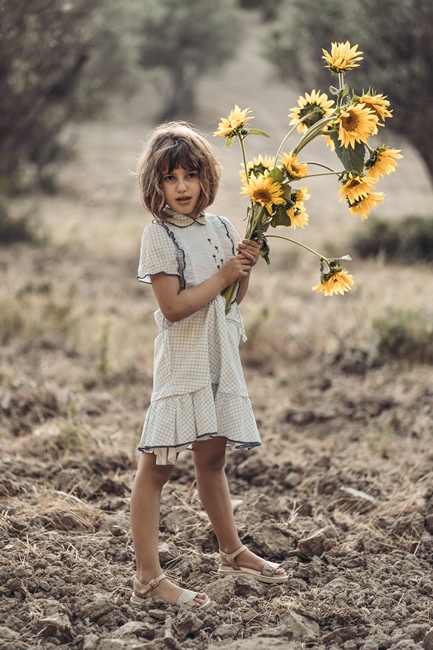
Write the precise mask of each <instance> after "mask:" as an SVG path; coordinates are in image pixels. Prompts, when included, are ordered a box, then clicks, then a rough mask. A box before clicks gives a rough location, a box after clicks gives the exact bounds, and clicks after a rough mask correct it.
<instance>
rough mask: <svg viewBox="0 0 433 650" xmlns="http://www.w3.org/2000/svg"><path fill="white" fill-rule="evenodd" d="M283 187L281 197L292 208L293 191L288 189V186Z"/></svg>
mask: <svg viewBox="0 0 433 650" xmlns="http://www.w3.org/2000/svg"><path fill="white" fill-rule="evenodd" d="M283 187H284V194H283V196H284V198H285V199H286V201H288V202H289V203H290V205H291V206H292V205H293V201H292V192H293V190H292V188H291V187H290V185H284V186H283Z"/></svg>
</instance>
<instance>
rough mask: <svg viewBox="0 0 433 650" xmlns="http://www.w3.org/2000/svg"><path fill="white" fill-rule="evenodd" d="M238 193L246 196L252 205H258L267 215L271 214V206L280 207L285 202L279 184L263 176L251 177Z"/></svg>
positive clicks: (282, 190)
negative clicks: (264, 209)
mask: <svg viewBox="0 0 433 650" xmlns="http://www.w3.org/2000/svg"><path fill="white" fill-rule="evenodd" d="M240 193H241V194H247V195H248V196H249V197H250V198H251V201H252V202H253V203H260V205H261V206H263V207H264V208H266V210H267V211H268V212H269V214H272V212H273V207H272V206H273V205H281V204H283V203H284V202H285V199H284V196H283V194H284V189H283V188H282V187H281V185H280V183H277V182H276V181H274V180H273V179H272V178H270V177H269V176H264V175H263V174H260V175H259V176H257V177H255V176H252V177H251V178H250V181H249V184H248V185H244V187H243V188H242V190H241V192H240Z"/></svg>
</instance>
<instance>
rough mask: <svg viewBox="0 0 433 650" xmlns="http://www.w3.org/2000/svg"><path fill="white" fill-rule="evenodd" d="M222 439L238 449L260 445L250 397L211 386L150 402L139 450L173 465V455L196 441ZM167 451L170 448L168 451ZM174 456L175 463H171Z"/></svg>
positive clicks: (164, 463)
mask: <svg viewBox="0 0 433 650" xmlns="http://www.w3.org/2000/svg"><path fill="white" fill-rule="evenodd" d="M211 438H225V439H226V440H227V444H228V445H230V446H233V447H235V448H237V449H245V448H250V447H255V446H257V445H260V444H261V442H260V434H259V431H258V429H257V425H256V421H255V419H254V414H253V410H252V408H251V402H250V399H249V397H245V396H242V395H236V394H233V393H224V392H222V391H221V390H219V389H218V388H216V390H215V394H214V389H213V388H212V386H211V385H208V386H205V387H203V388H201V389H200V390H197V391H195V392H192V393H185V394H183V395H172V396H170V397H166V398H163V399H159V400H155V401H153V402H152V403H151V404H150V407H149V410H148V412H147V415H146V419H145V422H144V426H143V432H142V436H141V440H140V443H139V445H138V449H139V450H140V451H149V452H156V454H157V459H158V458H159V459H160V460H161V461H165V462H158V460H157V464H163V465H166V464H175V462H176V454H178V453H179V452H180V451H182V450H183V449H188V448H190V447H191V445H192V443H193V442H195V441H196V440H206V439H211ZM167 450H169V451H167ZM173 459H174V462H173Z"/></svg>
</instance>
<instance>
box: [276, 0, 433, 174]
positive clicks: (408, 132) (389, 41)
mask: <svg viewBox="0 0 433 650" xmlns="http://www.w3.org/2000/svg"><path fill="white" fill-rule="evenodd" d="M346 40H349V41H350V43H351V44H352V45H355V44H359V49H360V50H361V51H363V52H364V60H363V61H362V62H361V66H360V67H359V68H357V69H356V70H354V71H353V72H351V73H350V80H351V84H350V85H351V86H353V85H354V84H356V88H357V90H358V92H359V91H362V89H365V90H367V89H368V88H369V87H373V88H374V90H375V91H376V92H379V93H384V94H385V95H388V99H389V100H390V101H391V104H392V108H393V109H394V117H393V119H392V120H389V121H388V122H387V127H388V128H391V129H393V130H394V131H395V132H397V133H399V134H400V135H402V136H404V137H405V138H407V140H409V142H410V143H411V144H412V145H413V146H414V147H415V148H416V149H417V150H418V151H419V153H420V154H421V156H422V158H423V159H424V161H425V163H426V165H427V169H428V171H429V173H430V177H431V180H432V182H433V146H432V144H433V2H432V0H398V3H396V2H395V0H381V1H380V2H377V0H363V2H362V3H359V2H358V0H326V3H323V2H322V0H309V2H305V1H303V0H284V3H283V4H282V6H281V9H280V12H279V17H278V22H276V23H275V24H274V25H273V26H272V28H271V30H270V33H269V34H268V36H267V38H266V43H265V56H266V57H267V58H268V60H269V61H271V62H272V63H273V64H274V65H275V67H276V70H277V71H278V74H279V76H280V78H281V79H282V80H285V81H288V80H295V81H297V82H302V83H303V84H305V83H308V84H309V85H310V86H311V88H313V87H314V88H315V89H316V90H318V89H319V87H320V88H321V89H322V90H326V88H327V87H328V86H329V85H330V81H331V83H332V79H331V80H330V77H329V72H328V70H326V69H325V68H324V62H323V60H322V58H321V56H322V48H324V49H326V50H328V51H329V49H330V43H331V42H334V41H338V42H345V41H346ZM307 90H309V89H307Z"/></svg>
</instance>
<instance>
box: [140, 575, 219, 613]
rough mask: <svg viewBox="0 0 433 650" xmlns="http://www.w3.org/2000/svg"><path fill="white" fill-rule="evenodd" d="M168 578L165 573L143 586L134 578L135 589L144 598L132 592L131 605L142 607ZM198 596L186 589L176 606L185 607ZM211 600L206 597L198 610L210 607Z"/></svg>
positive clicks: (195, 592)
mask: <svg viewBox="0 0 433 650" xmlns="http://www.w3.org/2000/svg"><path fill="white" fill-rule="evenodd" d="M166 578H167V576H166V575H165V573H161V575H160V576H158V577H157V578H152V580H149V582H148V583H147V584H143V583H142V582H140V580H139V579H138V578H137V577H135V578H134V589H137V591H138V592H140V594H142V596H137V595H136V594H135V593H134V592H132V596H131V603H132V604H133V605H136V606H140V605H142V604H143V603H144V601H145V600H146V598H151V597H152V591H153V590H154V589H156V587H157V586H158V585H159V583H160V582H162V581H163V580H165V579H166ZM196 596H198V592H197V591H190V589H184V590H183V591H182V593H181V594H180V596H179V598H178V599H177V600H176V602H175V605H185V604H186V603H190V602H191V601H193V600H194V598H195V597H196ZM210 602H211V601H210V598H209V596H206V599H205V600H204V601H203V604H202V605H200V607H198V609H203V607H206V605H209V603H210Z"/></svg>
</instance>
